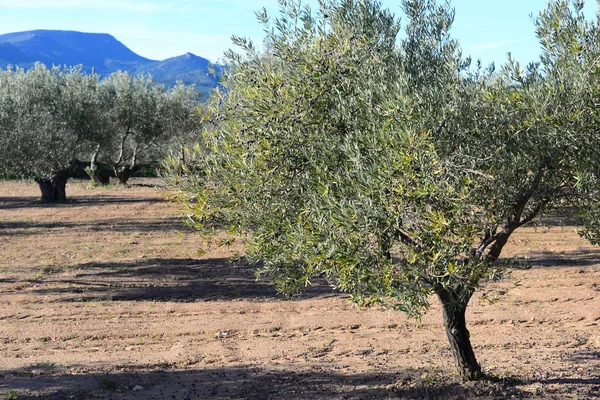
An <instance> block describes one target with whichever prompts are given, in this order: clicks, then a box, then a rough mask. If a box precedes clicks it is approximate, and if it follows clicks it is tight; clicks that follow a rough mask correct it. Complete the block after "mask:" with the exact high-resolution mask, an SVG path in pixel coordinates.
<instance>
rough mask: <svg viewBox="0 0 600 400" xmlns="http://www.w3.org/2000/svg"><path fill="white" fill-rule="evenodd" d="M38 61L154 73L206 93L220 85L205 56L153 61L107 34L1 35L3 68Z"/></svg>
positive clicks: (87, 68) (50, 32) (158, 78)
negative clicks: (192, 85) (191, 85)
mask: <svg viewBox="0 0 600 400" xmlns="http://www.w3.org/2000/svg"><path fill="white" fill-rule="evenodd" d="M36 62H41V63H43V64H45V65H47V66H48V67H51V66H52V65H59V66H74V65H79V64H81V65H83V68H84V70H85V71H87V72H91V71H92V69H93V68H94V69H95V71H96V72H97V73H99V74H101V75H105V74H110V73H112V72H115V71H119V70H121V71H129V72H131V73H134V74H144V73H150V74H151V75H152V77H153V78H154V80H155V81H156V82H159V83H162V84H165V85H166V86H173V85H174V84H175V82H176V81H179V80H180V81H183V82H184V83H186V84H195V85H196V86H197V89H198V90H199V91H201V92H203V93H205V94H206V93H208V92H209V91H210V90H211V89H213V88H214V87H216V86H217V84H218V78H217V77H215V76H213V75H212V74H211V73H210V72H209V66H210V62H209V61H208V60H207V59H205V58H202V57H199V56H196V55H194V54H192V53H186V54H183V55H181V56H178V57H173V58H168V59H166V60H162V61H158V60H151V59H148V58H145V57H142V56H140V55H139V54H136V53H135V52H133V51H132V50H130V49H129V48H128V47H127V46H125V45H124V44H123V43H121V42H120V41H118V40H117V39H116V38H115V37H113V36H112V35H109V34H107V33H85V32H76V31H60V30H34V31H26V32H14V33H7V34H3V35H0V68H6V67H7V66H9V65H13V66H19V67H23V68H30V67H32V66H33V65H34V64H35V63H36ZM218 69H219V68H218V67H217V70H218Z"/></svg>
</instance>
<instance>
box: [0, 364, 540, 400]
mask: <svg viewBox="0 0 600 400" xmlns="http://www.w3.org/2000/svg"><path fill="white" fill-rule="evenodd" d="M121 367H122V368H121ZM142 368H143V369H142V370H135V369H136V366H133V367H132V368H131V369H128V367H127V366H119V369H122V370H123V371H124V372H121V371H119V372H117V373H103V372H91V373H89V372H88V373H83V374H79V373H78V374H70V373H64V372H62V373H61V372H59V371H57V372H55V373H49V374H39V375H29V376H27V375H23V374H22V373H19V372H17V371H4V372H2V371H0V374H1V375H0V376H1V377H3V378H4V379H3V380H2V381H0V391H7V390H13V391H15V392H16V393H18V394H19V396H18V399H56V400H61V399H78V400H84V399H89V398H98V397H100V398H107V397H109V398H111V399H146V400H159V399H173V400H192V399H298V400H300V399H385V398H408V399H466V398H469V399H470V398H486V399H504V398H510V397H511V396H512V397H513V398H523V397H530V396H528V395H529V394H530V393H528V392H524V391H522V390H520V389H518V388H516V387H514V386H512V385H510V384H500V383H494V382H490V381H481V382H474V383H473V382H472V383H468V384H463V383H460V382H458V381H457V380H456V378H454V377H451V376H445V375H443V374H441V373H438V374H435V375H431V376H435V379H423V378H421V377H422V376H423V374H424V373H427V371H425V370H417V369H406V370H400V371H393V372H390V371H386V372H375V373H359V374H352V373H343V372H339V370H338V371H335V369H334V368H331V369H330V370H329V368H327V367H325V366H312V368H311V370H308V371H307V370H301V371H293V370H292V368H294V369H295V368H297V367H293V366H289V367H288V368H285V366H284V368H279V369H270V368H266V367H254V366H237V367H230V368H198V369H191V370H190V369H188V370H173V369H170V368H169V366H162V365H159V366H145V367H142ZM308 368H310V366H309V367H308ZM75 369H77V368H75ZM136 386H137V388H136ZM134 388H136V389H135V390H134ZM32 392H33V393H32Z"/></svg>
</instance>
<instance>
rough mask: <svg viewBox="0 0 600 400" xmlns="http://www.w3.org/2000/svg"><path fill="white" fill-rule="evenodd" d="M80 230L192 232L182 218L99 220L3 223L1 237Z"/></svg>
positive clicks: (0, 225) (0, 231)
mask: <svg viewBox="0 0 600 400" xmlns="http://www.w3.org/2000/svg"><path fill="white" fill-rule="evenodd" d="M65 229H78V230H80V231H87V232H103V231H106V232H128V233H135V232H142V233H145V232H167V231H185V230H191V228H189V227H187V226H186V225H185V224H184V223H183V221H182V220H181V219H180V218H177V217H170V218H161V219H159V220H147V219H136V220H127V219H104V220H102V219H98V220H94V221H90V222H69V221H44V222H40V221H2V222H0V236H33V235H36V234H37V235H40V234H48V233H50V232H51V231H53V230H65Z"/></svg>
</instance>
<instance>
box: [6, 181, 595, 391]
mask: <svg viewBox="0 0 600 400" xmlns="http://www.w3.org/2000/svg"><path fill="white" fill-rule="evenodd" d="M159 183H160V182H159V181H157V180H132V182H131V185H130V186H129V187H125V188H118V187H109V188H87V186H86V185H87V183H86V182H82V181H79V182H78V181H75V182H71V183H69V185H68V187H67V192H68V193H67V194H68V196H69V197H70V199H71V201H70V202H69V203H67V204H61V205H51V206H48V205H42V204H39V203H38V202H37V201H36V200H37V196H38V190H37V187H36V186H35V185H34V184H31V183H28V182H0V399H5V398H6V399H34V398H35V399H41V398H44V399H96V398H100V399H157V400H158V399H178V400H184V399H190V400H192V399H385V398H408V399H413V398H431V399H434V398H440V399H446V398H450V399H463V398H465V399H466V398H469V399H471V398H481V399H504V398H537V399H546V398H554V399H564V398H574V399H575V398H576V399H588V398H600V327H599V324H600V250H598V249H596V248H593V247H591V246H589V245H588V244H586V242H585V241H584V240H582V239H580V238H579V237H578V235H577V233H576V227H574V226H568V225H565V226H561V225H560V224H559V225H556V224H555V225H554V226H552V227H551V228H550V229H545V228H535V227H527V228H524V229H523V230H522V231H521V232H520V233H519V234H518V235H517V236H516V237H515V238H514V240H512V243H511V244H510V247H509V248H508V249H507V255H511V256H518V257H520V258H522V259H526V260H528V261H529V263H530V264H531V268H529V269H514V270H511V271H509V274H508V276H507V277H506V278H505V279H504V280H502V281H500V282H495V283H492V284H488V285H486V286H485V287H484V288H483V289H482V290H480V291H479V292H478V293H477V294H476V295H475V297H474V298H473V300H472V301H471V305H470V308H469V310H468V316H467V318H468V324H469V327H470V331H471V338H472V341H473V344H474V347H475V352H476V355H477V356H478V359H479V361H480V362H481V364H482V366H483V368H484V369H485V371H486V372H487V373H489V374H491V375H492V376H494V377H496V379H495V380H489V381H485V382H477V383H466V384H465V383H461V382H459V381H458V380H457V379H456V377H455V375H454V370H453V368H454V367H453V365H452V358H451V355H450V351H449V348H448V345H447V343H446V338H445V334H444V331H443V328H442V318H441V313H440V309H439V307H438V306H437V304H436V302H435V299H432V307H431V310H430V311H429V313H428V314H427V315H426V316H425V317H424V318H423V319H422V320H421V321H410V320H407V319H406V318H405V317H404V316H403V315H402V314H399V313H396V312H388V311H382V310H379V309H370V310H360V309H357V308H355V307H354V306H352V305H350V304H349V303H348V298H347V296H345V295H343V294H338V293H336V292H335V291H333V290H332V289H331V288H330V287H328V286H327V285H325V284H323V285H317V286H316V287H313V288H311V289H310V290H308V291H307V292H306V293H305V294H303V295H301V296H298V297H295V298H292V299H286V298H284V297H282V296H280V295H278V294H277V293H276V291H275V289H274V288H273V286H272V285H271V284H270V283H269V282H267V281H262V280H258V281H257V280H256V279H255V277H254V274H253V271H252V269H251V268H249V267H247V266H245V265H243V264H240V263H230V262H229V259H230V257H231V256H232V255H233V253H234V251H235V250H237V251H241V250H243V249H233V250H231V249H223V248H212V249H210V251H208V252H207V253H206V254H203V255H199V254H200V253H199V252H198V249H199V248H201V247H205V245H204V244H203V239H202V238H201V237H200V235H199V234H198V233H197V232H194V231H192V230H190V229H188V228H186V226H185V225H184V224H183V223H182V221H181V218H180V212H179V210H178V207H177V205H175V204H171V203H168V202H167V201H165V200H164V199H163V196H162V193H161V191H160V189H156V188H155V185H158V184H159Z"/></svg>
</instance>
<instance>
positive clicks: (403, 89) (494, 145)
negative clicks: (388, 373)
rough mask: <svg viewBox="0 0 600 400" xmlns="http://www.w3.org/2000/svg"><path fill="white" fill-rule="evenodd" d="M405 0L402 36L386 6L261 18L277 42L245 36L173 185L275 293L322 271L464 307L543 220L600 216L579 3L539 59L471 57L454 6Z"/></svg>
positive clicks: (367, 292)
mask: <svg viewBox="0 0 600 400" xmlns="http://www.w3.org/2000/svg"><path fill="white" fill-rule="evenodd" d="M402 4H403V9H404V12H405V14H406V15H407V25H406V27H405V30H406V35H405V36H404V39H402V40H400V39H399V31H400V24H399V22H398V20H397V19H396V18H395V17H394V16H393V15H392V14H391V13H390V12H389V11H387V10H384V9H382V7H381V5H380V3H379V2H377V1H369V0H362V1H359V0H339V1H322V2H320V9H319V10H318V11H316V12H313V11H312V10H310V9H309V8H308V7H302V6H301V4H300V2H297V1H282V2H281V12H280V17H279V18H278V19H275V20H274V21H271V20H270V19H269V17H268V16H267V15H266V12H264V10H263V12H260V13H258V17H259V19H260V20H261V21H262V22H263V24H264V25H265V33H266V39H265V43H266V45H265V48H266V49H267V50H266V51H265V52H260V51H258V50H257V49H256V48H255V46H254V45H253V44H252V43H250V42H249V41H247V40H245V39H241V38H236V39H235V41H236V43H237V44H238V45H239V46H240V48H241V50H242V54H236V53H233V52H231V53H229V55H228V56H229V65H228V68H227V71H226V72H225V75H224V76H225V78H224V83H223V85H224V89H223V90H222V91H217V92H216V93H215V94H214V95H213V97H212V99H211V102H210V107H209V110H207V111H206V112H205V114H204V118H205V120H206V121H208V122H210V123H211V124H212V125H211V126H212V128H208V129H206V130H205V131H204V132H203V136H202V139H201V144H199V145H197V146H196V147H195V148H194V149H190V150H189V151H190V155H191V157H192V161H193V162H192V163H191V164H190V165H188V166H187V167H186V168H184V169H181V168H179V167H178V168H175V167H173V168H172V169H171V179H172V182H173V183H174V186H175V188H176V190H178V195H179V199H180V200H182V201H183V203H184V204H185V206H186V209H187V211H188V215H189V218H190V220H191V221H192V223H193V224H194V225H195V226H197V227H198V228H201V229H205V230H206V231H207V232H211V231H212V232H217V231H218V230H219V229H220V228H225V229H226V230H227V231H228V232H230V233H232V234H234V235H235V236H237V237H242V238H245V239H244V240H245V241H246V245H247V251H248V256H249V258H250V259H251V260H253V261H255V262H257V264H259V265H260V272H261V273H262V274H266V275H268V276H270V277H271V278H272V279H273V280H274V281H275V282H276V283H277V285H278V287H279V288H280V290H281V291H283V292H286V293H293V292H296V291H298V290H302V288H303V287H305V286H306V285H309V284H310V282H311V280H312V279H314V278H315V277H326V278H327V279H329V280H330V282H332V284H333V285H335V286H336V287H338V288H339V289H341V290H344V291H347V292H350V293H352V294H353V295H354V298H355V300H356V301H357V302H359V303H361V304H367V305H368V304H384V305H386V306H388V307H393V308H396V309H399V310H402V311H405V312H406V313H408V314H409V315H410V316H415V317H418V316H420V315H421V313H422V312H423V311H424V310H425V309H426V308H427V306H428V297H429V295H430V294H432V293H437V294H440V293H445V294H447V293H450V294H451V296H450V297H452V298H454V299H455V300H456V301H457V302H459V303H462V304H465V305H466V303H467V302H468V300H469V298H470V297H471V295H472V293H473V291H474V290H475V289H476V288H477V287H478V285H479V284H480V282H482V281H483V280H486V279H490V278H495V277H496V276H498V274H499V273H500V269H499V268H498V264H497V263H496V260H497V259H498V258H499V257H500V255H501V252H502V249H503V247H504V246H505V244H506V243H507V241H508V239H509V238H510V236H511V235H512V233H513V232H514V231H515V230H516V229H518V228H519V227H521V226H523V225H525V224H527V223H529V222H531V221H533V220H535V219H536V218H538V217H539V215H541V214H542V213H544V212H547V211H549V210H559V211H560V210H564V209H567V208H572V207H576V208H578V209H579V210H581V211H582V212H584V213H586V215H587V216H588V217H589V218H588V219H591V220H592V221H597V216H596V214H597V212H596V214H594V213H593V212H591V211H593V210H596V209H597V208H595V207H596V206H595V203H593V202H590V199H591V198H598V197H597V193H598V191H597V188H598V185H597V171H598V166H599V162H600V157H599V156H600V154H598V152H599V150H600V149H599V147H598V143H599V140H598V139H600V136H599V135H598V130H597V128H596V127H597V123H596V122H597V120H596V119H597V118H598V112H597V107H596V106H595V104H596V99H597V94H598V89H597V88H598V84H597V74H598V72H599V71H600V69H599V68H598V60H599V58H600V57H599V56H600V52H599V51H598V43H599V38H598V33H597V32H598V27H597V24H596V23H592V22H587V21H586V20H585V18H584V17H583V15H582V12H581V5H580V2H578V1H576V2H573V3H572V4H571V3H569V2H567V1H550V2H549V5H548V8H547V9H546V10H544V11H542V12H541V13H540V16H539V18H537V19H536V27H537V34H538V37H539V39H540V43H541V44H542V46H543V55H542V57H541V58H540V62H539V63H535V64H531V65H529V66H527V68H525V69H522V68H521V66H520V65H519V64H518V63H516V62H515V61H513V60H512V59H509V60H508V62H507V63H506V65H504V66H503V67H502V68H501V69H500V70H499V71H498V72H496V71H495V69H494V68H493V67H490V68H487V69H484V68H482V67H481V66H480V65H476V66H474V67H472V66H471V65H470V60H469V59H468V58H464V57H463V56H462V53H461V51H460V47H459V45H458V43H457V42H456V41H455V40H453V39H452V37H451V34H450V27H451V25H452V21H453V18H454V12H453V10H452V9H451V8H450V6H449V4H448V3H445V4H443V5H437V4H436V2H435V1H434V0H404V1H403V2H402ZM592 178H593V179H592ZM598 225H600V224H598V223H597V222H594V223H590V224H588V227H589V229H590V230H589V232H588V233H586V235H587V236H588V237H591V238H592V237H595V236H593V235H594V233H591V232H592V231H593V232H595V230H594V229H595V228H596V227H597V226H598ZM444 297H445V298H448V296H444Z"/></svg>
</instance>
